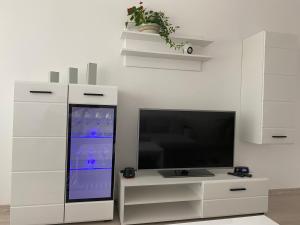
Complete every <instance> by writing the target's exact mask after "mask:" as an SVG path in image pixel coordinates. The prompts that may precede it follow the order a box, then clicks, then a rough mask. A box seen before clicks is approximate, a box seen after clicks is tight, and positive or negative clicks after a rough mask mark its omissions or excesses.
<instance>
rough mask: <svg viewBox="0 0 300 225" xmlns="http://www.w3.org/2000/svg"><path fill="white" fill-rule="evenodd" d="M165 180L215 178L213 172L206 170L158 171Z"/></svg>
mask: <svg viewBox="0 0 300 225" xmlns="http://www.w3.org/2000/svg"><path fill="white" fill-rule="evenodd" d="M158 172H159V174H160V175H162V176H163V177H164V178H180V177H213V176H215V175H214V174H213V173H212V172H209V171H208V170H206V169H197V170H160V171H158Z"/></svg>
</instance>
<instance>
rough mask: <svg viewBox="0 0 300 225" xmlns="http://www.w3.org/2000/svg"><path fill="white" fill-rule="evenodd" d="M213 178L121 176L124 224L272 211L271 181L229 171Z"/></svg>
mask: <svg viewBox="0 0 300 225" xmlns="http://www.w3.org/2000/svg"><path fill="white" fill-rule="evenodd" d="M171 172H173V171H171ZM212 172H213V173H214V174H215V176H213V177H178V178H176V177H175V178H172V179H167V178H164V177H163V176H162V175H161V174H160V173H159V172H158V171H141V170H139V171H137V173H136V177H135V178H130V179H126V178H124V177H123V175H122V174H121V173H120V178H119V179H120V182H119V185H120V187H119V194H120V195H119V215H120V221H121V225H130V224H143V223H155V222H163V221H174V220H187V219H201V218H213V217H224V216H237V215H249V214H257V213H265V212H267V211H268V191H269V186H268V179H267V178H258V177H256V176H255V174H254V176H253V177H252V178H248V177H247V178H240V177H234V176H230V175H228V174H227V172H228V171H225V170H222V171H216V170H213V171H212Z"/></svg>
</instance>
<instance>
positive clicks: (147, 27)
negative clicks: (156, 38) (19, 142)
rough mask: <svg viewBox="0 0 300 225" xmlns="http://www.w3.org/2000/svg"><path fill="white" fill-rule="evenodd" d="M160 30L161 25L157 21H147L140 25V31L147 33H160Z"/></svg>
mask: <svg viewBox="0 0 300 225" xmlns="http://www.w3.org/2000/svg"><path fill="white" fill-rule="evenodd" d="M159 30H160V26H159V25H158V24H156V23H146V24H142V25H141V26H139V28H138V31H140V32H145V33H153V34H158V33H159Z"/></svg>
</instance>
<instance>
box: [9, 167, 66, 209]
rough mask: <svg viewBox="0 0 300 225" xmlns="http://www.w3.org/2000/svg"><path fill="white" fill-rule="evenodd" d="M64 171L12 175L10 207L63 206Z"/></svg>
mask: <svg viewBox="0 0 300 225" xmlns="http://www.w3.org/2000/svg"><path fill="white" fill-rule="evenodd" d="M64 195H65V171H56V172H17V173H16V172H15V173H12V193H11V205H12V206H30V205H48V204H63V203H64Z"/></svg>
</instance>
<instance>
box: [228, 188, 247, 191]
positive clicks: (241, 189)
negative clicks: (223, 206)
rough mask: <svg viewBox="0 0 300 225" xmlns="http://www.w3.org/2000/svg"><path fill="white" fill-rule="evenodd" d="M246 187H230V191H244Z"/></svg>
mask: <svg viewBox="0 0 300 225" xmlns="http://www.w3.org/2000/svg"><path fill="white" fill-rule="evenodd" d="M246 190H247V188H230V191H246Z"/></svg>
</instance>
